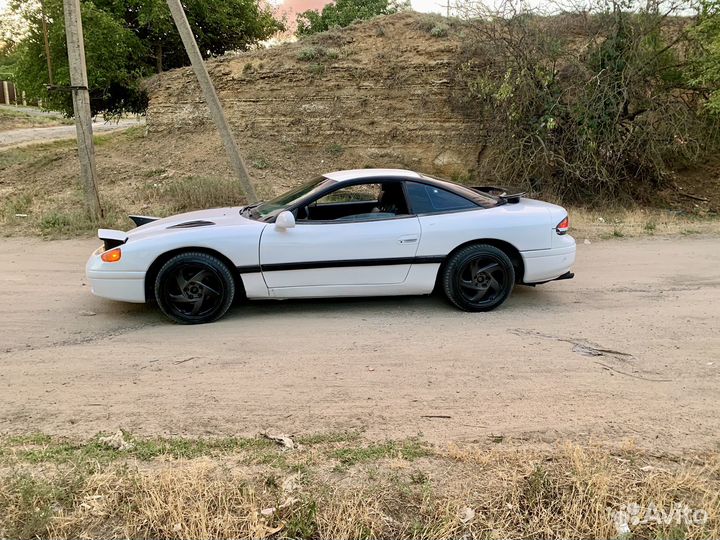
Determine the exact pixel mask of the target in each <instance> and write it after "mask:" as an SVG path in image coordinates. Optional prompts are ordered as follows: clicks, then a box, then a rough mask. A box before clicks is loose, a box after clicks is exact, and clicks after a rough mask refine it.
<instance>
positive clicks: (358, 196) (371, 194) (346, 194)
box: [316, 184, 381, 205]
mask: <svg viewBox="0 0 720 540" xmlns="http://www.w3.org/2000/svg"><path fill="white" fill-rule="evenodd" d="M380 191H381V186H380V184H360V185H357V186H348V187H344V188H340V189H338V190H336V191H333V192H332V193H330V194H328V195H325V196H324V197H320V198H319V199H318V200H317V202H316V204H318V205H320V204H337V203H356V202H375V203H376V202H377V201H378V199H379V198H380Z"/></svg>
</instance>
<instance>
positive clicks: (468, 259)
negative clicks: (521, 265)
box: [442, 244, 515, 311]
mask: <svg viewBox="0 0 720 540" xmlns="http://www.w3.org/2000/svg"><path fill="white" fill-rule="evenodd" d="M442 283H443V289H444V290H445V295H446V296H447V297H448V299H449V300H450V301H451V302H452V303H453V304H455V305H456V306H457V307H459V308H460V309H462V310H464V311H490V310H492V309H495V308H496V307H498V306H499V305H500V304H502V303H503V302H504V301H505V299H506V298H507V297H508V296H509V295H510V292H511V291H512V289H513V285H514V284H515V269H514V268H513V265H512V262H511V261H510V259H509V257H508V256H507V255H506V254H505V253H504V252H503V251H502V250H500V249H498V248H496V247H495V246H490V245H487V244H474V245H470V246H466V247H464V248H462V249H460V250H459V251H457V252H456V253H454V254H453V255H451V256H450V259H449V260H448V261H447V264H446V265H445V270H444V273H443V276H442Z"/></svg>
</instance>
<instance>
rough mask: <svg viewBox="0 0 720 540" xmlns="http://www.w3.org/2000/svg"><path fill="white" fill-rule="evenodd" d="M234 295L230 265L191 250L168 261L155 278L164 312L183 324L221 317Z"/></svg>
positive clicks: (156, 289)
mask: <svg viewBox="0 0 720 540" xmlns="http://www.w3.org/2000/svg"><path fill="white" fill-rule="evenodd" d="M234 297H235V280H234V279H233V275H232V273H231V272H230V270H229V268H228V267H227V265H226V264H225V263H224V262H223V261H221V260H220V259H218V258H217V257H214V256H212V255H209V254H207V253H200V252H188V253H181V254H179V255H176V256H175V257H173V258H172V259H170V260H169V261H167V262H166V263H165V264H164V265H163V266H162V268H161V269H160V271H159V272H158V275H157V278H156V279H155V299H156V300H157V303H158V306H160V309H161V310H162V312H163V313H164V314H165V315H167V317H169V318H170V319H172V320H173V321H175V322H177V323H180V324H201V323H207V322H212V321H215V320H217V319H219V318H220V317H222V316H223V315H224V314H225V313H226V312H227V310H228V309H229V308H230V306H231V305H232V302H233V298H234Z"/></svg>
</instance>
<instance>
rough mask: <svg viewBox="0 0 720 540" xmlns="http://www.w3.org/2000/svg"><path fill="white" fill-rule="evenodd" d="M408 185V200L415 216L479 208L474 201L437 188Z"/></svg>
mask: <svg viewBox="0 0 720 540" xmlns="http://www.w3.org/2000/svg"><path fill="white" fill-rule="evenodd" d="M406 185H407V194H408V199H409V201H410V205H411V206H412V211H413V213H415V214H432V213H434V212H453V211H455V210H468V209H473V208H475V209H477V207H478V205H477V204H475V203H474V202H473V201H469V200H468V199H466V198H465V197H461V196H460V195H457V194H455V193H451V192H450V191H447V190H445V189H442V188H439V187H436V186H431V185H428V184H419V183H417V182H407V184H406Z"/></svg>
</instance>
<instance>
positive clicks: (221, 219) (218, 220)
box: [127, 206, 260, 239]
mask: <svg viewBox="0 0 720 540" xmlns="http://www.w3.org/2000/svg"><path fill="white" fill-rule="evenodd" d="M241 209H242V207H241V206H232V207H227V208H211V209H209V210H196V211H194V212H185V213H183V214H176V215H174V216H169V217H166V218H160V219H158V220H155V221H152V222H150V223H146V224H145V225H141V226H140V227H136V228H135V229H132V230H130V231H128V232H127V236H128V238H129V239H139V238H144V237H147V236H151V235H153V234H157V233H165V232H167V231H172V230H177V231H182V230H190V229H197V228H205V227H225V226H230V225H232V226H242V225H259V224H260V223H259V222H257V221H253V220H250V219H247V218H244V217H242V216H241V215H240V210H241Z"/></svg>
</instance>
